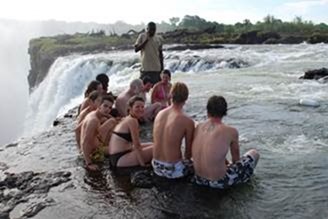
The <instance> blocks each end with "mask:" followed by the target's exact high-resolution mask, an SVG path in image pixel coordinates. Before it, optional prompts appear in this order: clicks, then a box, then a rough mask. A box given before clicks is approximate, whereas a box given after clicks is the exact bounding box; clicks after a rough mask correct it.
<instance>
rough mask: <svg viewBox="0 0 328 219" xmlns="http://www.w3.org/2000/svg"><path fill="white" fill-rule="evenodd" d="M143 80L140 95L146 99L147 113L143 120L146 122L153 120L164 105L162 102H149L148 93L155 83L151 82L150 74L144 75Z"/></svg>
mask: <svg viewBox="0 0 328 219" xmlns="http://www.w3.org/2000/svg"><path fill="white" fill-rule="evenodd" d="M142 82H143V87H142V90H141V92H140V94H139V96H141V97H142V98H143V99H144V100H145V103H146V107H145V113H144V115H143V116H142V119H141V121H145V122H148V121H153V120H154V119H155V117H156V115H157V114H158V112H159V111H160V110H161V109H162V105H161V104H160V103H148V104H147V93H148V92H149V91H150V89H151V88H152V87H153V84H152V82H151V79H150V77H148V76H145V77H143V79H142Z"/></svg>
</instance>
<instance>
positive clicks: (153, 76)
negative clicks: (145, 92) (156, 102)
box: [140, 71, 161, 84]
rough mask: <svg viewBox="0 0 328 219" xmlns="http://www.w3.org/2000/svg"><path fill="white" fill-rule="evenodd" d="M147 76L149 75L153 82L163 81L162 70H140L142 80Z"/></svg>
mask: <svg viewBox="0 0 328 219" xmlns="http://www.w3.org/2000/svg"><path fill="white" fill-rule="evenodd" d="M145 76H148V77H149V78H150V80H151V82H152V83H153V84H156V83H157V82H159V81H161V72H160V71H140V79H141V80H142V79H143V78H144V77H145Z"/></svg>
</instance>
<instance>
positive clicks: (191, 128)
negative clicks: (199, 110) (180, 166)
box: [184, 119, 195, 160]
mask: <svg viewBox="0 0 328 219" xmlns="http://www.w3.org/2000/svg"><path fill="white" fill-rule="evenodd" d="M194 130H195V123H194V121H193V120H191V119H190V121H188V123H187V128H186V134H185V140H186V150H185V154H184V157H185V159H188V160H190V159H191V151H192V150H191V145H192V140H193V137H194Z"/></svg>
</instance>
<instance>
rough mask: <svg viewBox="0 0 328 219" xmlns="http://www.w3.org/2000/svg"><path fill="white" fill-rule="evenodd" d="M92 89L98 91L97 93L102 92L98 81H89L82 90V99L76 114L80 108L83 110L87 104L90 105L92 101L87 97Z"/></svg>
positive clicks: (79, 111) (80, 110)
mask: <svg viewBox="0 0 328 219" xmlns="http://www.w3.org/2000/svg"><path fill="white" fill-rule="evenodd" d="M92 91H98V92H99V93H101V94H102V93H103V87H102V84H101V83H100V82H99V81H91V82H90V83H89V84H88V87H87V89H86V91H85V92H84V100H83V102H82V104H81V106H80V107H79V109H78V115H79V114H80V113H81V112H82V110H84V109H85V108H87V107H88V106H90V105H92V101H91V100H90V99H89V98H88V97H89V95H90V93H91V92H92Z"/></svg>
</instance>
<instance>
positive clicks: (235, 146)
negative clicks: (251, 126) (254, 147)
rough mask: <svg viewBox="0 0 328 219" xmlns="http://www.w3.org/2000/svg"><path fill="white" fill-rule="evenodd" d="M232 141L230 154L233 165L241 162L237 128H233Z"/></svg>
mask: <svg viewBox="0 0 328 219" xmlns="http://www.w3.org/2000/svg"><path fill="white" fill-rule="evenodd" d="M231 131H232V141H231V143H230V153H231V159H232V163H235V162H236V161H238V160H240V152H239V134H238V131H237V130H236V129H235V128H232V130H231Z"/></svg>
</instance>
